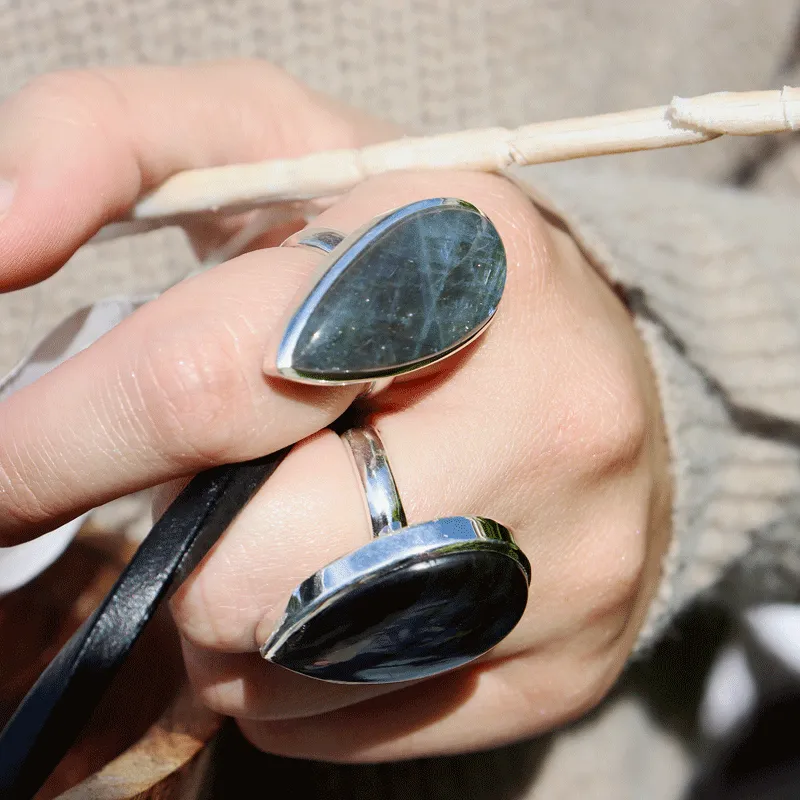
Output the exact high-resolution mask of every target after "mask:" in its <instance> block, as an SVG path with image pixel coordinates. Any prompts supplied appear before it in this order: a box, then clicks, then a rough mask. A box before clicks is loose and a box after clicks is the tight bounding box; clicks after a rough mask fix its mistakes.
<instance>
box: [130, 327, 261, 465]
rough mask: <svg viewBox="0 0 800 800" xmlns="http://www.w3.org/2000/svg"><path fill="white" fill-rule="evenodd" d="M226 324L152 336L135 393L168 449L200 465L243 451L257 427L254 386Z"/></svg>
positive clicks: (182, 459)
mask: <svg viewBox="0 0 800 800" xmlns="http://www.w3.org/2000/svg"><path fill="white" fill-rule="evenodd" d="M241 361H242V358H241V353H240V352H239V348H238V346H237V338H236V336H235V334H234V333H233V332H231V331H230V330H228V329H227V328H226V327H225V326H223V325H213V324H211V325H206V326H204V328H203V329H202V330H196V329H195V330H190V331H183V332H181V333H178V334H177V335H165V336H159V337H156V338H153V339H150V340H149V341H148V342H147V343H146V344H145V346H144V351H143V354H142V356H141V362H140V364H139V366H138V368H137V369H136V370H135V376H136V378H135V380H136V384H137V385H136V392H137V394H138V395H139V397H140V398H141V404H142V406H143V407H144V413H145V416H146V418H147V419H148V420H149V423H150V425H151V426H152V428H153V429H154V431H155V432H156V434H157V436H158V437H159V439H160V440H161V441H162V442H163V443H164V445H165V449H166V450H167V451H168V452H169V453H170V454H171V455H172V457H173V458H174V459H176V460H177V461H179V462H185V463H186V464H187V465H191V466H197V465H198V464H199V465H210V464H216V463H221V462H224V461H226V460H228V459H229V458H230V457H231V456H232V457H234V458H238V457H240V456H241V453H240V452H239V451H240V449H242V448H246V446H247V443H248V440H250V439H252V437H253V431H254V429H255V391H256V390H255V387H254V386H253V385H252V383H251V380H250V379H249V378H248V375H247V370H246V369H245V367H244V365H243V364H242V363H241Z"/></svg>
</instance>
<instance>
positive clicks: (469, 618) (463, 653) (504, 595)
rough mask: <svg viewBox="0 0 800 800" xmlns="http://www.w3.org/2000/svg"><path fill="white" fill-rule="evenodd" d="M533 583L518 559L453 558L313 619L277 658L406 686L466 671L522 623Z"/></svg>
mask: <svg viewBox="0 0 800 800" xmlns="http://www.w3.org/2000/svg"><path fill="white" fill-rule="evenodd" d="M527 598H528V583H527V581H526V579H525V577H524V575H523V573H522V570H521V569H520V567H519V566H518V565H517V564H516V562H514V561H513V560H512V559H511V558H508V557H507V556H505V555H502V554H499V553H494V552H490V551H476V552H471V553H463V552H462V553H452V554H448V555H444V556H439V557H435V558H430V559H428V560H426V561H422V562H420V563H417V564H414V565H413V566H406V567H404V568H400V569H397V570H395V571H394V572H390V573H388V574H382V575H380V576H376V577H375V578H373V579H372V580H368V581H365V582H364V583H362V584H358V585H356V586H354V587H352V588H351V590H350V591H349V592H348V593H347V594H345V595H342V596H340V597H338V598H337V599H336V601H335V602H333V603H331V604H330V605H328V606H327V607H325V608H323V609H321V610H319V611H317V612H316V613H315V614H313V615H311V616H310V618H309V620H308V621H307V622H306V623H305V624H304V625H302V626H300V628H299V629H298V630H297V631H296V632H295V633H294V634H293V635H292V636H291V637H289V639H288V640H287V641H286V642H285V643H284V644H283V645H282V646H281V648H280V649H279V650H278V652H277V653H275V654H274V655H273V656H272V661H274V662H275V663H277V664H281V665H282V666H284V667H287V668H289V669H291V670H294V671H296V672H302V673H303V674H305V675H310V676H313V677H316V678H322V679H325V680H333V681H345V682H357V681H364V682H367V681H371V682H384V681H404V680H413V679H416V678H425V677H428V676H430V675H434V674H436V673H438V672H442V671H443V670H446V669H452V668H454V667H459V666H461V665H462V664H465V663H466V662H468V661H471V660H472V659H473V658H475V657H476V656H478V655H480V654H481V653H485V652H486V651H487V650H489V649H491V648H492V647H493V646H494V645H496V644H497V643H498V642H499V641H500V640H501V639H503V638H504V637H505V636H506V634H508V633H509V631H511V629H512V628H513V627H514V626H515V625H516V624H517V622H518V621H519V618H520V617H521V616H522V612H523V611H524V610H525V605H526V602H527Z"/></svg>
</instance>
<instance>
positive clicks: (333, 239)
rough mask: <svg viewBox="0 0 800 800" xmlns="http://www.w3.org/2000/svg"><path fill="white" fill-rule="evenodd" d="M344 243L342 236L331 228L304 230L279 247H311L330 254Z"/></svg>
mask: <svg viewBox="0 0 800 800" xmlns="http://www.w3.org/2000/svg"><path fill="white" fill-rule="evenodd" d="M343 241H344V234H343V233H341V232H340V231H335V230H333V229H332V228H305V229H304V230H302V231H298V232H297V233H294V234H292V235H291V236H290V237H289V238H288V239H287V240H286V241H285V242H282V243H281V247H313V248H314V249H315V250H322V252H323V253H330V252H331V250H333V249H334V248H335V247H336V246H337V245H339V244H341V242H343Z"/></svg>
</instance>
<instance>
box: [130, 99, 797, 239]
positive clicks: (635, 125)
mask: <svg viewBox="0 0 800 800" xmlns="http://www.w3.org/2000/svg"><path fill="white" fill-rule="evenodd" d="M797 130H800V89H795V88H791V87H789V86H786V87H784V88H783V89H782V90H774V91H760V92H719V93H716V94H706V95H701V96H699V97H691V98H681V97H675V98H673V100H672V102H671V103H670V104H669V105H666V106H657V107H655V108H643V109H637V110H634V111H623V112H619V113H615V114H601V115H599V116H594V117H581V118H577V119H566V120H560V121H557V122H540V123H535V124H533V125H525V126H523V127H521V128H517V129H515V130H508V129H506V128H485V129H479V130H467V131H461V132H457V133H446V134H442V135H438V136H428V137H408V138H404V139H398V140H396V141H391V142H385V143H383V144H378V145H372V146H370V147H365V148H362V149H360V150H337V151H328V152H322V153H313V154H311V155H307V156H304V157H302V158H295V159H282V160H274V161H264V162H261V163H257V164H237V165H232V166H226V167H213V168H210V169H196V170H188V171H186V172H181V173H178V174H177V175H174V176H173V177H171V178H169V179H168V180H167V181H165V182H164V183H163V184H162V185H161V186H159V187H158V188H157V189H155V190H154V191H152V192H151V193H150V194H148V195H146V196H145V197H143V198H142V199H141V200H140V201H139V202H138V203H137V204H136V206H135V207H134V209H133V212H132V214H131V220H133V221H134V225H133V227H134V228H135V227H136V226H137V225H143V226H146V227H152V225H153V222H154V221H156V220H159V221H165V222H169V221H170V220H173V221H174V219H175V218H176V217H180V216H183V215H186V214H194V213H198V212H208V211H220V210H243V209H250V208H256V207H259V206H263V205H268V204H270V203H275V202H286V201H300V200H309V199H312V198H318V197H325V196H331V195H336V194H339V193H341V192H344V191H347V190H348V189H350V188H352V187H353V186H355V185H356V184H357V183H359V182H360V181H362V180H364V179H365V178H367V177H369V176H371V175H378V174H381V173H384V172H391V171H393V170H401V169H474V170H484V171H494V170H500V169H504V168H506V167H509V166H512V165H526V164H543V163H546V162H552V161H566V160H568V159H574V158H585V157H587V156H598V155H606V154H612V153H627V152H633V151H636V150H655V149H659V148H664V147H680V146H681V145H688V144H697V143H700V142H707V141H709V140H710V139H714V138H716V137H718V136H722V135H723V134H730V135H747V136H753V135H758V134H766V133H779V132H782V131H797ZM123 230H124V231H126V232H130V230H131V227H130V226H129V227H128V228H122V229H120V231H123Z"/></svg>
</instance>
